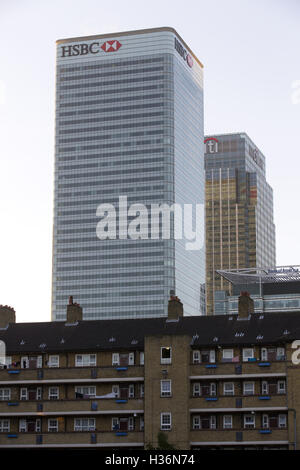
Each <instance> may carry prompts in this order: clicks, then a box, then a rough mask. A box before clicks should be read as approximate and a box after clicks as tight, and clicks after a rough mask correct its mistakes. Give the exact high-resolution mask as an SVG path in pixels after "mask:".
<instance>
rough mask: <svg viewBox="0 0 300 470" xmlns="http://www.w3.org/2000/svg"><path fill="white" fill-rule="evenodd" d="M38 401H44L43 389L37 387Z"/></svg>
mask: <svg viewBox="0 0 300 470" xmlns="http://www.w3.org/2000/svg"><path fill="white" fill-rule="evenodd" d="M36 399H37V400H41V399H42V387H37V389H36Z"/></svg>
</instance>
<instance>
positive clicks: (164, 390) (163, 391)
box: [160, 380, 172, 397]
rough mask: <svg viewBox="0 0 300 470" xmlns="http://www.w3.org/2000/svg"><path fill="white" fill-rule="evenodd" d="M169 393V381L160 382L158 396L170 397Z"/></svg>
mask: <svg viewBox="0 0 300 470" xmlns="http://www.w3.org/2000/svg"><path fill="white" fill-rule="evenodd" d="M171 393H172V390H171V380H161V381H160V396H161V397H170V396H171Z"/></svg>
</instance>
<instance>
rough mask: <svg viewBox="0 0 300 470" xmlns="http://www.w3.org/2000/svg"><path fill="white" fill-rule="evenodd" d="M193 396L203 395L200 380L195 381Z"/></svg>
mask: <svg viewBox="0 0 300 470" xmlns="http://www.w3.org/2000/svg"><path fill="white" fill-rule="evenodd" d="M193 397H201V385H200V382H194V383H193Z"/></svg>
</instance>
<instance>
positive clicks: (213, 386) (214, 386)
mask: <svg viewBox="0 0 300 470" xmlns="http://www.w3.org/2000/svg"><path fill="white" fill-rule="evenodd" d="M210 395H211V396H213V397H214V396H216V395H217V384H216V383H215V382H212V383H211V384H210Z"/></svg>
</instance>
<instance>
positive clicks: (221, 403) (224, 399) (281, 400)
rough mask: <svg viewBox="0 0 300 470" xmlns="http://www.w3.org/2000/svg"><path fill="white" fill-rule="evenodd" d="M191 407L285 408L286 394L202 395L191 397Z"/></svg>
mask: <svg viewBox="0 0 300 470" xmlns="http://www.w3.org/2000/svg"><path fill="white" fill-rule="evenodd" d="M189 408H190V409H201V410H202V409H207V410H214V409H218V408H221V409H233V410H234V409H236V410H240V409H241V408H250V409H257V408H270V409H272V408H285V409H286V395H241V396H237V395H236V396H218V395H216V396H215V397H214V396H201V397H192V398H190V403H189Z"/></svg>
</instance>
